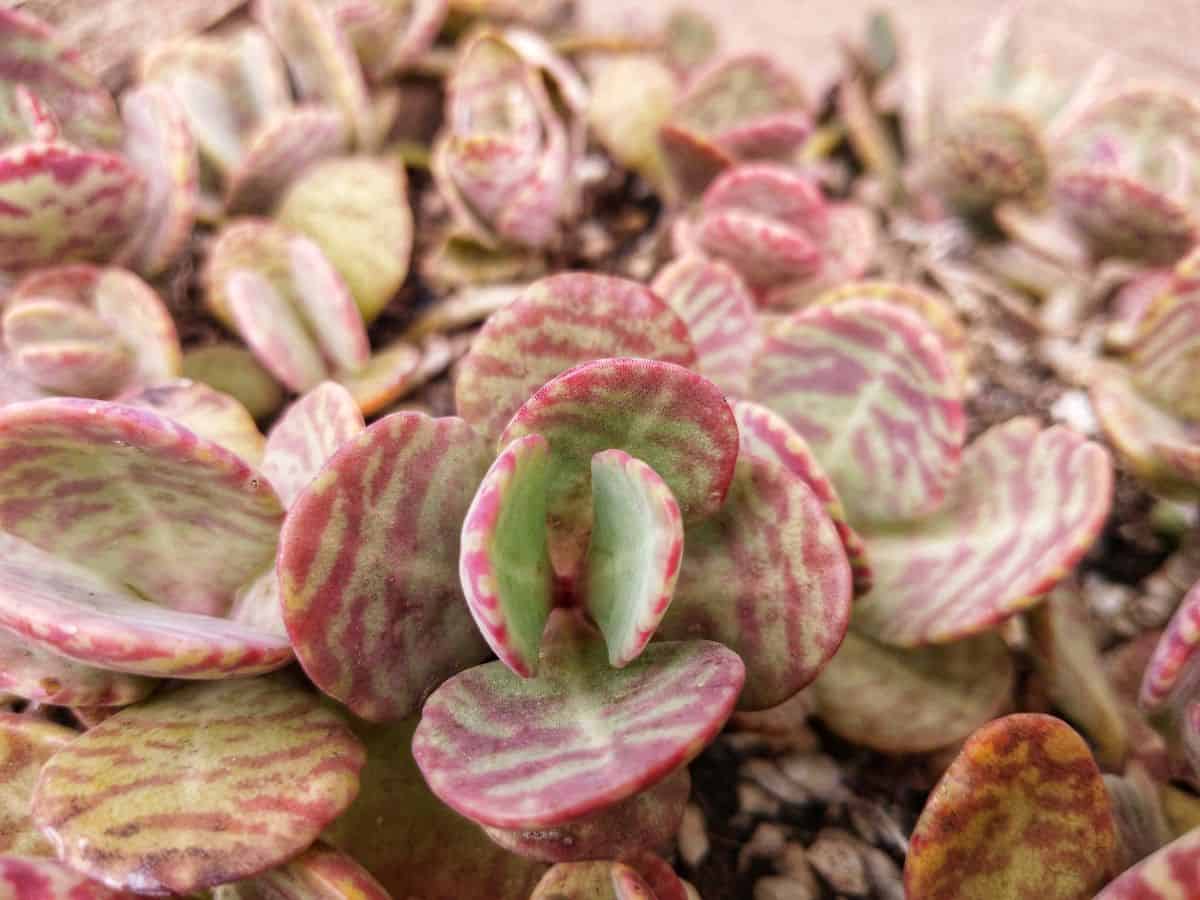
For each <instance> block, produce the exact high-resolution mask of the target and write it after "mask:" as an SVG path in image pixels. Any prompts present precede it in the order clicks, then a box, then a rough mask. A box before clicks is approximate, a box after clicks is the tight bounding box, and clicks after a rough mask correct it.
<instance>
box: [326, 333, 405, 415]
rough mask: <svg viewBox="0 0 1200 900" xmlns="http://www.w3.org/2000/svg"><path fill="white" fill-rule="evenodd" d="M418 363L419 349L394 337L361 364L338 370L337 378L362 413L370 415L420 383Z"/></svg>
mask: <svg viewBox="0 0 1200 900" xmlns="http://www.w3.org/2000/svg"><path fill="white" fill-rule="evenodd" d="M421 363H422V356H421V351H420V350H418V349H417V348H416V347H414V346H413V345H412V344H409V343H407V342H406V341H394V342H393V343H391V344H389V345H388V346H386V347H383V348H381V349H380V350H377V351H376V352H375V353H373V354H371V356H370V358H368V359H367V361H366V362H365V363H364V364H363V366H362V367H361V368H359V369H356V370H354V371H341V372H338V373H337V374H336V380H337V382H338V383H339V384H340V385H341V386H342V387H344V388H345V389H346V390H348V391H349V392H350V396H351V397H353V398H354V402H355V403H357V404H358V408H359V409H361V410H362V412H363V415H366V416H373V415H375V414H376V413H378V412H380V411H381V410H384V409H386V408H387V407H388V406H390V405H391V404H393V403H395V402H396V401H397V400H399V399H400V398H401V397H403V396H404V395H405V394H406V393H407V392H408V391H410V390H413V389H414V388H416V387H418V386H419V385H420V384H421V383H422V381H421Z"/></svg>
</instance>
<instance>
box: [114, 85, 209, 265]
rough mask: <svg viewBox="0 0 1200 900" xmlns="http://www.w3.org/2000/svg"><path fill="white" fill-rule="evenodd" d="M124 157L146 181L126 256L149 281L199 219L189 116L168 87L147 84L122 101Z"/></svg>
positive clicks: (177, 250) (196, 162) (196, 159)
mask: <svg viewBox="0 0 1200 900" xmlns="http://www.w3.org/2000/svg"><path fill="white" fill-rule="evenodd" d="M121 117H122V119H123V120H124V123H125V145H124V152H125V157H126V158H127V159H128V160H129V161H130V162H132V163H133V164H134V165H135V166H136V167H137V168H138V170H139V171H140V172H141V173H142V177H143V178H144V179H145V180H146V201H145V203H146V205H145V208H144V209H143V210H142V214H141V219H140V222H139V223H138V225H137V227H136V229H135V230H134V232H133V234H132V235H131V236H130V241H129V246H128V247H127V248H126V250H125V253H126V254H128V256H129V260H130V262H129V264H130V265H132V266H133V267H134V268H136V269H137V270H138V271H139V272H141V273H143V274H144V275H146V276H147V277H151V276H154V275H158V274H159V273H160V272H162V271H163V270H164V269H166V268H167V266H169V265H170V264H171V263H172V262H173V261H174V259H175V258H176V257H177V256H178V255H179V254H180V252H182V250H183V248H184V246H185V245H186V244H187V240H188V238H189V237H190V236H191V232H192V225H193V224H194V222H195V219H196V204H197V202H198V192H199V177H200V172H199V157H198V151H197V149H196V139H195V138H194V137H193V136H192V131H191V129H190V128H189V127H188V121H187V113H186V111H185V110H184V108H183V105H182V104H181V103H180V102H179V100H178V99H177V98H176V97H175V95H174V94H173V93H172V92H171V91H170V90H169V89H168V88H167V87H165V86H164V85H161V84H146V85H142V86H140V87H138V88H135V89H134V90H131V91H127V92H126V93H125V94H124V95H123V96H122V97H121Z"/></svg>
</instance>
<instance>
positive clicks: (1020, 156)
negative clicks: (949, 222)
mask: <svg viewBox="0 0 1200 900" xmlns="http://www.w3.org/2000/svg"><path fill="white" fill-rule="evenodd" d="M934 165H935V167H936V169H935V175H934V178H935V179H936V180H937V181H938V183H939V186H940V188H941V189H942V191H943V192H944V193H945V195H946V197H947V199H949V201H950V202H951V203H952V204H954V205H955V206H956V207H958V208H959V209H960V210H962V211H963V212H966V213H978V212H983V211H986V210H988V209H991V208H992V207H993V206H995V205H997V204H999V203H1003V202H1005V201H1008V200H1012V201H1017V202H1023V203H1030V204H1033V203H1036V201H1037V200H1038V199H1039V198H1040V197H1041V195H1042V194H1043V193H1044V192H1045V190H1046V187H1047V185H1048V183H1049V181H1050V159H1049V154H1048V152H1047V150H1046V146H1045V144H1044V143H1043V141H1042V136H1041V134H1040V132H1039V130H1038V126H1037V123H1036V122H1035V121H1034V120H1033V119H1031V118H1030V117H1029V116H1027V115H1026V114H1025V113H1024V112H1022V111H1021V110H1019V109H1016V108H1014V107H1009V106H980V107H976V108H974V109H970V110H967V111H966V112H963V113H960V114H959V115H958V116H956V117H954V118H953V119H951V121H950V123H949V126H948V127H947V128H946V130H945V132H944V133H943V134H942V135H940V136H939V138H938V145H937V154H936V157H935V163H934Z"/></svg>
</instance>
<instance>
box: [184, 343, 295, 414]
mask: <svg viewBox="0 0 1200 900" xmlns="http://www.w3.org/2000/svg"><path fill="white" fill-rule="evenodd" d="M182 372H183V377H184V378H190V379H191V380H192V381H199V382H202V383H204V384H207V385H208V386H209V387H210V388H213V389H214V390H217V391H220V392H221V393H222V394H228V395H229V396H231V397H233V398H234V399H236V400H237V401H238V402H239V403H240V404H242V406H244V407H246V409H247V410H248V411H249V412H250V414H251V415H252V416H254V418H255V419H264V418H266V417H267V416H270V415H271V414H272V413H274V412H275V411H276V410H278V409H279V407H280V406H282V405H283V388H281V387H280V386H279V382H277V381H276V380H275V379H274V378H272V377H271V373H270V372H268V371H267V370H266V369H264V368H263V367H262V365H261V364H260V363H259V362H258V360H257V359H255V358H254V354H253V353H251V352H250V351H249V350H247V349H246V348H245V347H243V346H241V345H240V344H234V343H217V344H206V345H205V346H202V347H192V348H191V349H189V350H187V351H186V352H185V353H184V354H183V369H182Z"/></svg>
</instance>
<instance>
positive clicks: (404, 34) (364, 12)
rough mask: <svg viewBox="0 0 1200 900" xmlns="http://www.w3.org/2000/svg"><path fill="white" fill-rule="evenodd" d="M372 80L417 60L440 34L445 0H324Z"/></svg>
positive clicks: (393, 72)
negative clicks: (408, 0)
mask: <svg viewBox="0 0 1200 900" xmlns="http://www.w3.org/2000/svg"><path fill="white" fill-rule="evenodd" d="M325 5H326V6H329V7H331V8H332V9H333V13H334V18H335V20H336V21H337V23H338V25H339V26H340V27H341V29H342V31H344V32H345V34H346V36H347V37H348V38H349V39H350V42H351V43H352V44H353V45H354V49H355V52H356V53H357V54H358V58H359V61H360V62H361V63H362V66H363V68H364V69H365V70H366V71H367V73H368V74H369V75H370V77H371V78H373V79H375V80H376V81H379V80H382V79H384V78H386V77H388V76H389V75H394V74H396V73H397V72H398V71H400V70H401V69H404V68H406V67H408V66H409V65H411V64H412V63H413V62H414V61H416V60H417V59H419V58H420V56H421V55H422V54H423V53H425V51H426V50H428V49H429V48H430V47H431V46H432V45H433V42H434V40H435V39H436V38H437V35H438V32H439V31H441V28H442V23H443V22H444V21H445V19H446V14H447V12H448V11H449V8H450V4H449V2H447V0H411V2H400V3H397V2H395V0H325Z"/></svg>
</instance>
